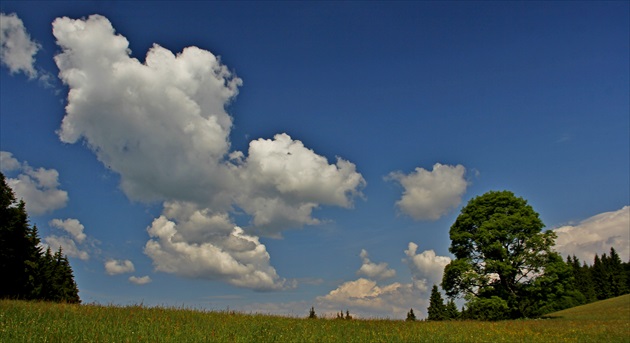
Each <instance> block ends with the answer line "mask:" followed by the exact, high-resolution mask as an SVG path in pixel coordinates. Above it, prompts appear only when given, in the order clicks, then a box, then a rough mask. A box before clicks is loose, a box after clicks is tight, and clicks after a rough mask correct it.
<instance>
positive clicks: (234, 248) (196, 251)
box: [144, 202, 288, 290]
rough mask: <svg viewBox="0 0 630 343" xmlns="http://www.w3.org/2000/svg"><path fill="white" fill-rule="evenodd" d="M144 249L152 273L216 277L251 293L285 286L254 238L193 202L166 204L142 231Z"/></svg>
mask: <svg viewBox="0 0 630 343" xmlns="http://www.w3.org/2000/svg"><path fill="white" fill-rule="evenodd" d="M147 231H148V232H149V235H150V236H151V240H149V241H148V242H147V244H146V246H145V248H144V252H145V254H147V256H149V257H150V258H151V259H152V260H153V264H154V266H155V269H156V270H157V271H161V272H166V273H172V274H176V275H180V276H183V277H188V278H202V279H211V280H212V279H219V280H224V281H226V282H228V283H230V284H233V285H236V286H240V287H247V288H252V289H256V290H273V289H282V288H284V287H287V286H288V283H287V282H286V281H285V280H284V279H280V277H279V276H278V274H277V273H276V270H275V269H274V268H273V267H272V266H271V265H270V263H269V260H270V257H269V253H267V249H266V247H265V245H264V244H261V243H260V241H259V239H258V237H255V236H250V235H247V234H246V233H245V232H244V231H243V229H241V228H239V227H237V226H234V225H233V224H232V223H231V222H230V221H229V219H228V218H227V216H226V215H225V214H212V213H210V212H208V211H207V210H205V209H201V210H200V209H197V208H195V206H194V205H192V204H182V203H177V202H175V203H166V204H165V211H164V214H163V215H162V216H160V217H159V218H157V219H155V220H154V221H153V223H152V224H151V226H150V227H149V228H148V229H147Z"/></svg>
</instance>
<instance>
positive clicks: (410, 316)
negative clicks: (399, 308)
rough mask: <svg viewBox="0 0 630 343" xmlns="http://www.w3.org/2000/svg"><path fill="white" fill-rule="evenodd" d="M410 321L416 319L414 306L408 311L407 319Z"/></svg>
mask: <svg viewBox="0 0 630 343" xmlns="http://www.w3.org/2000/svg"><path fill="white" fill-rule="evenodd" d="M405 320H406V321H408V322H413V321H415V320H416V314H415V313H413V308H412V309H410V310H409V312H407V319H405Z"/></svg>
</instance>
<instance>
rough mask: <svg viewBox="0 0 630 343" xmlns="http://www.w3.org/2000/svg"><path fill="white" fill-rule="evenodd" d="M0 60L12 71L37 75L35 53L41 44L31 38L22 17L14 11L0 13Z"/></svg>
mask: <svg viewBox="0 0 630 343" xmlns="http://www.w3.org/2000/svg"><path fill="white" fill-rule="evenodd" d="M0 43H1V44H0V60H1V61H2V64H3V65H4V66H6V67H7V68H9V71H10V72H11V73H12V74H13V73H18V72H23V73H24V74H26V76H28V77H29V78H31V79H32V78H35V77H37V75H38V73H37V70H35V55H36V54H37V52H38V51H39V49H40V48H41V46H40V45H39V44H38V43H36V42H35V41H33V40H31V36H30V35H29V34H28V32H27V31H26V28H25V27H24V23H23V22H22V19H20V18H19V17H18V16H17V15H16V14H15V13H11V14H5V13H0Z"/></svg>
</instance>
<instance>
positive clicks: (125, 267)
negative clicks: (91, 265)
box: [105, 260, 136, 275]
mask: <svg viewBox="0 0 630 343" xmlns="http://www.w3.org/2000/svg"><path fill="white" fill-rule="evenodd" d="M135 270H136V269H135V268H134V266H133V263H132V262H131V261H129V260H107V261H106V262H105V272H106V273H107V274H109V275H117V274H124V273H133V272H134V271H135Z"/></svg>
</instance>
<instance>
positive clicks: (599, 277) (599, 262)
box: [591, 254, 611, 300]
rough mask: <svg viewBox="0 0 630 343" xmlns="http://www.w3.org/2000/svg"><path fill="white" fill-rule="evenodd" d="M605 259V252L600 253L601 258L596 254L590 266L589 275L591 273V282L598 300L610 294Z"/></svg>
mask: <svg viewBox="0 0 630 343" xmlns="http://www.w3.org/2000/svg"><path fill="white" fill-rule="evenodd" d="M607 260H608V257H607V256H606V254H602V257H601V258H600V257H599V256H597V254H596V255H595V259H594V261H593V266H592V267H591V275H593V284H594V285H595V292H596V294H597V299H598V300H604V299H608V298H610V296H611V292H610V284H609V282H608V281H609V280H608V279H609V275H608V270H607V265H608V261H607Z"/></svg>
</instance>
